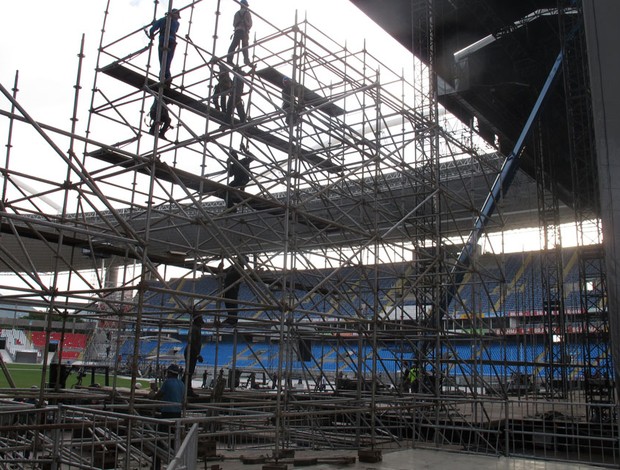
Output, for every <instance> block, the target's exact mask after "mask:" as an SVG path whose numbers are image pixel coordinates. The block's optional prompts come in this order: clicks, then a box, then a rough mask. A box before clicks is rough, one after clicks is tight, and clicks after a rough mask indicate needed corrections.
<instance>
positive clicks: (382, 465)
mask: <svg viewBox="0 0 620 470" xmlns="http://www.w3.org/2000/svg"><path fill="white" fill-rule="evenodd" d="M218 454H219V453H218ZM221 455H222V457H224V459H223V460H220V461H210V462H208V465H207V468H212V469H213V470H217V468H218V467H216V466H219V470H277V469H278V468H282V469H283V468H284V467H277V466H272V465H273V462H272V461H268V462H267V463H243V460H246V462H247V461H248V460H252V459H255V458H259V457H260V454H259V453H256V451H252V452H251V453H246V454H245V455H244V454H243V452H242V451H236V452H232V453H230V454H229V453H227V452H226V451H224V452H223V453H222V454H221ZM265 455H267V453H266V454H265ZM347 457H348V458H349V459H352V458H353V457H357V452H354V451H333V452H329V451H302V452H300V451H298V452H296V453H295V456H294V461H295V463H294V461H293V459H286V458H285V459H283V460H282V461H281V463H282V464H285V465H286V468H287V469H288V470H292V469H293V468H294V467H295V468H301V467H300V465H299V463H300V462H303V461H305V462H306V463H305V464H304V465H303V468H304V469H307V470H444V469H446V470H482V469H492V470H593V469H598V470H600V469H601V467H599V466H593V465H585V464H573V463H566V462H550V461H544V460H534V459H525V458H514V457H501V456H500V457H495V456H485V455H474V454H463V453H457V452H450V451H446V450H433V449H405V450H395V451H386V450H384V451H383V454H382V460H381V461H380V462H376V463H368V462H360V461H359V459H358V458H355V463H349V464H345V463H342V462H339V460H340V459H343V460H344V459H346V458H347ZM315 458H316V459H318V462H319V463H318V464H315V465H307V463H309V462H310V461H312V460H313V459H315ZM330 460H332V461H330ZM328 461H330V462H328ZM321 462H324V463H321ZM199 467H200V464H199Z"/></svg>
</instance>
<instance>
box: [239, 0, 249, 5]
mask: <svg viewBox="0 0 620 470" xmlns="http://www.w3.org/2000/svg"><path fill="white" fill-rule="evenodd" d="M239 3H241V5H245V6H246V7H247V6H248V0H241V1H240V2H239Z"/></svg>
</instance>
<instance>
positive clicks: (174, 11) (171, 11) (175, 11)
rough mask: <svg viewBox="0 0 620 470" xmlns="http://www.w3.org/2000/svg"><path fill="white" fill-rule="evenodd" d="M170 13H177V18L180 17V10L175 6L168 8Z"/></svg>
mask: <svg viewBox="0 0 620 470" xmlns="http://www.w3.org/2000/svg"><path fill="white" fill-rule="evenodd" d="M170 13H171V14H172V15H177V17H178V18H181V12H180V11H179V10H178V9H177V8H173V9H172V10H170Z"/></svg>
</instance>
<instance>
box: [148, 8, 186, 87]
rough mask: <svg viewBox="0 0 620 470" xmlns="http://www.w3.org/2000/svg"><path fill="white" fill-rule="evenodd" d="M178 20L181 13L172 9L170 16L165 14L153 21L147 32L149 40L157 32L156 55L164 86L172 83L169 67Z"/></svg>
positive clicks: (174, 46) (175, 39)
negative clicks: (157, 55)
mask: <svg viewBox="0 0 620 470" xmlns="http://www.w3.org/2000/svg"><path fill="white" fill-rule="evenodd" d="M179 19H181V13H180V12H179V10H177V9H176V8H173V9H172V10H170V14H168V13H166V16H164V17H163V18H160V19H158V20H157V21H155V22H154V23H153V25H152V26H151V29H150V30H149V37H150V38H151V40H153V38H155V33H157V32H158V31H159V48H158V53H159V66H160V77H161V75H162V71H163V75H164V77H163V78H164V81H165V82H166V84H170V83H171V82H172V75H171V73H170V65H171V64H172V58H173V57H174V50H175V48H176V46H177V31H178V30H179ZM166 30H167V31H168V35H166ZM164 56H165V57H164ZM164 59H165V64H164Z"/></svg>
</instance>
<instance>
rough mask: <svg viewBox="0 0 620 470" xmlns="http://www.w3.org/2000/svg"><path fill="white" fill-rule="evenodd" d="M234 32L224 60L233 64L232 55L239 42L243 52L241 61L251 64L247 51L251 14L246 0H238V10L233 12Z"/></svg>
mask: <svg viewBox="0 0 620 470" xmlns="http://www.w3.org/2000/svg"><path fill="white" fill-rule="evenodd" d="M233 28H234V30H235V31H234V33H233V36H232V42H231V43H230V47H229V48H228V56H227V57H226V62H228V63H229V64H230V65H232V64H233V56H234V54H235V50H236V49H237V48H238V47H239V44H241V47H242V49H241V51H242V53H243V63H244V64H245V65H251V62H250V57H249V53H248V46H249V44H250V29H251V28H252V14H251V13H250V10H248V0H240V2H239V10H238V11H237V12H236V13H235V16H234V18H233Z"/></svg>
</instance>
